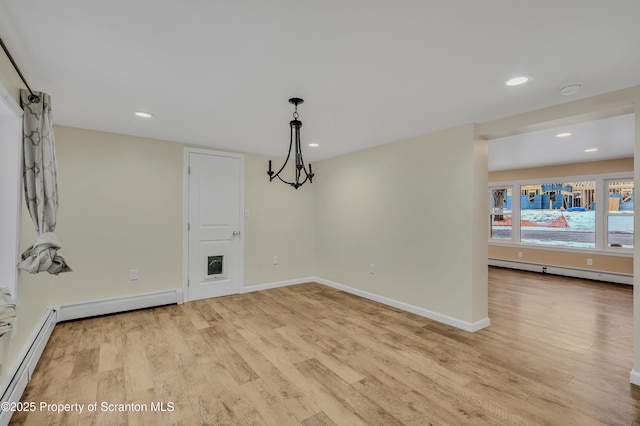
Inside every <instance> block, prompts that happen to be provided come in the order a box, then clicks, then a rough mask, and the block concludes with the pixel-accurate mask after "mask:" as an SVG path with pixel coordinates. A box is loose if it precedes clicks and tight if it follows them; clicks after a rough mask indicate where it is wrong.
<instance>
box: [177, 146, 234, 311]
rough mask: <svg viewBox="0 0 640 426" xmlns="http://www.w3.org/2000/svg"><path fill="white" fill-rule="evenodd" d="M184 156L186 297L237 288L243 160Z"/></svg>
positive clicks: (214, 155)
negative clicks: (186, 184) (185, 185)
mask: <svg viewBox="0 0 640 426" xmlns="http://www.w3.org/2000/svg"><path fill="white" fill-rule="evenodd" d="M205 152H206V151H201V150H197V152H196V150H190V151H187V154H188V202H187V210H188V215H187V216H188V224H187V232H188V268H187V269H188V277H187V289H186V291H187V297H186V300H197V299H206V298H209V297H217V296H224V295H227V294H236V293H239V292H240V290H241V289H242V286H243V283H242V270H243V256H242V251H243V247H242V218H243V214H242V213H243V200H242V198H243V196H242V194H243V190H242V187H243V176H242V174H243V164H242V163H243V158H242V156H241V155H234V154H224V153H205Z"/></svg>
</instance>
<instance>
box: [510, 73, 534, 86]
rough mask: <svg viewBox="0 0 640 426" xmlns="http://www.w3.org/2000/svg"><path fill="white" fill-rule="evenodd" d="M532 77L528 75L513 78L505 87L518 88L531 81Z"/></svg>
mask: <svg viewBox="0 0 640 426" xmlns="http://www.w3.org/2000/svg"><path fill="white" fill-rule="evenodd" d="M532 78H533V77H531V76H530V75H520V76H518V77H513V78H511V79H509V80H507V82H506V83H505V84H506V85H507V86H520V85H521V84H525V83H527V82H529V81H531V79H532Z"/></svg>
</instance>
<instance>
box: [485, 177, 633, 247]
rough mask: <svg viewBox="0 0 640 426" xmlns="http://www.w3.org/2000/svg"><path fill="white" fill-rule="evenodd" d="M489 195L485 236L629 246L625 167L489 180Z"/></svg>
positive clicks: (629, 181)
mask: <svg viewBox="0 0 640 426" xmlns="http://www.w3.org/2000/svg"><path fill="white" fill-rule="evenodd" d="M512 193H513V194H517V196H516V197H515V199H513V198H512ZM489 201H490V212H489V215H490V238H489V241H490V242H493V243H497V244H527V245H539V246H553V247H559V248H560V247H562V248H565V249H574V248H575V249H578V250H580V249H587V250H588V249H595V250H600V251H609V252H614V251H618V252H626V253H627V254H630V253H631V250H632V249H633V235H634V230H633V228H634V203H635V186H634V181H633V178H632V174H630V173H615V174H613V173H612V174H609V175H593V176H580V177H573V178H572V177H568V178H554V179H549V180H547V179H545V180H541V181H539V182H535V181H533V182H531V181H521V182H515V181H514V182H502V183H494V184H492V186H490V187H489Z"/></svg>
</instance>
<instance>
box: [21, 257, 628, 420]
mask: <svg viewBox="0 0 640 426" xmlns="http://www.w3.org/2000/svg"><path fill="white" fill-rule="evenodd" d="M489 280H490V285H489V315H490V318H491V326H490V327H489V328H487V329H484V330H481V331H479V332H477V333H474V334H471V333H467V332H464V331H461V330H457V329H455V328H453V327H449V326H446V325H442V324H439V323H437V322H434V321H430V320H428V319H425V318H422V317H420V316H416V315H413V314H410V313H406V312H403V311H400V310H397V309H394V308H390V307H387V306H384V305H380V304H378V303H375V302H372V301H368V300H366V299H362V298H359V297H356V296H352V295H349V294H347V293H343V292H340V291H337V290H334V289H332V288H329V287H325V286H322V285H319V284H303V285H297V286H291V287H285V288H279V289H273V290H267V291H262V292H256V293H248V294H244V295H236V296H228V297H221V298H217V299H208V300H201V301H197V302H190V303H185V304H183V305H180V306H166V307H160V308H154V309H147V310H141V311H135V312H129V313H124V314H119V315H111V316H104V317H98V318H91V319H86V320H81V321H73V322H67V323H62V324H59V325H58V326H57V327H56V328H55V330H54V332H53V334H52V336H51V340H50V341H49V343H48V345H47V347H46V349H45V351H44V353H43V355H42V358H41V360H40V362H39V364H38V367H37V368H36V371H35V372H34V374H33V378H32V380H31V382H30V383H29V385H28V387H27V389H26V391H25V394H24V395H23V399H22V401H24V402H35V403H36V404H37V407H38V409H37V410H35V411H33V412H17V413H15V414H14V416H13V418H12V420H11V424H15V425H18V424H25V425H45V424H46V425H161V424H167V425H168V424H182V425H231V424H234V425H254V424H255V425H306V426H311V425H401V424H405V425H429V424H434V425H466V424H473V425H483V424H492V425H537V424H553V425H603V424H605V425H630V424H637V423H638V421H639V419H640V403H639V401H640V390H639V389H638V388H636V387H635V386H632V385H630V384H629V372H630V370H631V368H632V367H633V362H632V346H633V343H632V342H633V327H632V311H633V301H632V299H633V296H632V288H631V287H627V286H620V285H613V284H606V283H597V282H594V281H587V280H579V279H570V278H563V277H558V276H551V275H541V274H535V273H527V272H517V271H511V270H506V269H497V268H490V270H489ZM43 402H44V403H51V404H65V403H66V404H74V403H77V404H78V406H83V407H84V410H83V412H82V413H79V412H77V410H76V411H67V412H54V411H52V409H51V408H48V409H41V406H40V404H41V403H43ZM96 402H97V404H98V405H97V407H95V408H96V409H95V410H93V411H90V410H89V408H90V404H94V403H96ZM105 404H106V405H105ZM109 404H111V405H109ZM118 404H120V405H118ZM127 404H128V405H127ZM78 406H76V407H78ZM92 408H93V407H92ZM638 424H640V423H638Z"/></svg>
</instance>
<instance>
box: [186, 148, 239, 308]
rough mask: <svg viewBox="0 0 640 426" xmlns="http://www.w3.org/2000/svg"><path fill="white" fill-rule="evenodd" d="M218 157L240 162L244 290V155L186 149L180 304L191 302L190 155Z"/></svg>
mask: <svg viewBox="0 0 640 426" xmlns="http://www.w3.org/2000/svg"><path fill="white" fill-rule="evenodd" d="M191 153H193V154H205V155H217V156H220V157H231V158H237V159H239V160H240V213H239V214H240V218H239V224H240V237H239V238H240V250H239V257H240V258H239V262H240V268H239V269H240V270H239V276H238V281H239V285H238V286H239V293H242V292H243V289H244V180H245V179H244V154H238V153H234V152H225V151H215V150H212V149H201V148H192V147H188V146H187V147H185V148H184V151H183V168H182V299H181V301H180V302H179V303H183V302H186V301H188V300H189V285H188V282H189V229H188V226H189V154H191Z"/></svg>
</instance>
